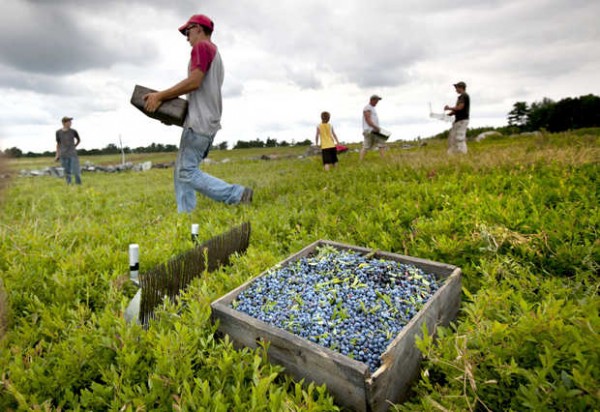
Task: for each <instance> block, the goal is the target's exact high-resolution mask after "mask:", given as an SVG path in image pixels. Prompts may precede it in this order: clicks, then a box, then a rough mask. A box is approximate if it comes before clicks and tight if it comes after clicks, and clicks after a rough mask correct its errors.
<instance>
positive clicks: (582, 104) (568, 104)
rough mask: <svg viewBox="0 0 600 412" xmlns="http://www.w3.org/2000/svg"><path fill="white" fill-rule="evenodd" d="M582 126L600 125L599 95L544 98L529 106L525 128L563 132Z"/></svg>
mask: <svg viewBox="0 0 600 412" xmlns="http://www.w3.org/2000/svg"><path fill="white" fill-rule="evenodd" d="M584 127H600V97H598V96H594V95H593V94H588V95H585V96H580V97H576V98H571V97H567V98H565V99H562V100H560V101H558V102H554V101H552V100H550V99H548V98H544V99H543V100H542V101H541V102H536V103H532V104H531V107H530V108H529V115H528V120H527V129H528V130H530V131H534V130H540V129H546V130H548V131H549V132H553V133H556V132H563V131H566V130H574V129H581V128H584Z"/></svg>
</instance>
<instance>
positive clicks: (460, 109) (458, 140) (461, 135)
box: [444, 82, 471, 154]
mask: <svg viewBox="0 0 600 412" xmlns="http://www.w3.org/2000/svg"><path fill="white" fill-rule="evenodd" d="M454 89H455V90H456V93H458V99H457V100H456V105H455V106H453V107H451V106H448V105H446V106H444V110H450V113H449V114H450V115H451V116H454V123H453V124H452V129H450V135H449V136H448V154H453V153H467V126H468V125H469V109H470V106H471V101H470V99H469V95H468V94H467V85H466V84H465V82H458V83H456V84H454Z"/></svg>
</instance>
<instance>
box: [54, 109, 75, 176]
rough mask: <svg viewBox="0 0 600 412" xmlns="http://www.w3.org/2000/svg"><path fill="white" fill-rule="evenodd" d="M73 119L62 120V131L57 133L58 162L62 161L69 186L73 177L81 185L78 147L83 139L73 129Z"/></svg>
mask: <svg viewBox="0 0 600 412" xmlns="http://www.w3.org/2000/svg"><path fill="white" fill-rule="evenodd" d="M71 120H73V118H72V117H66V116H65V117H63V118H62V124H63V127H62V129H58V130H57V131H56V160H58V159H60V161H61V164H62V167H63V169H64V170H65V177H66V179H67V184H71V175H74V176H75V183H76V184H78V185H80V184H81V172H80V170H79V157H77V149H76V148H77V146H78V145H79V142H81V139H80V138H79V133H77V130H75V129H71Z"/></svg>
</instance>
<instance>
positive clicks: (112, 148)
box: [102, 143, 120, 154]
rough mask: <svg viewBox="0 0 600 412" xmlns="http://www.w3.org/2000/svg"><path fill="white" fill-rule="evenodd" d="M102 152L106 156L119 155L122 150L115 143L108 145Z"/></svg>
mask: <svg viewBox="0 0 600 412" xmlns="http://www.w3.org/2000/svg"><path fill="white" fill-rule="evenodd" d="M102 151H103V152H104V153H105V154H117V153H119V152H120V150H119V148H118V147H117V145H115V144H113V143H109V144H108V145H106V147H105V148H104V149H102Z"/></svg>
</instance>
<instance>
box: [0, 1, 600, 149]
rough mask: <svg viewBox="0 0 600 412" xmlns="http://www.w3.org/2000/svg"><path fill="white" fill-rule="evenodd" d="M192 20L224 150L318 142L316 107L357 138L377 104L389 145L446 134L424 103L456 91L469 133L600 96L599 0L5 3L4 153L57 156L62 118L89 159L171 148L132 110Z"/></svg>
mask: <svg viewBox="0 0 600 412" xmlns="http://www.w3.org/2000/svg"><path fill="white" fill-rule="evenodd" d="M195 13H204V14H207V15H209V16H210V17H212V18H213V20H214V21H215V32H214V35H213V41H214V42H215V43H216V44H217V45H218V47H219V49H220V52H221V55H222V57H223V60H224V63H225V84H224V102H223V104H224V113H223V119H222V126H223V129H222V130H221V131H220V132H219V133H218V135H217V137H216V139H215V143H217V144H218V143H221V142H223V141H227V142H228V144H229V147H232V146H233V145H234V144H235V142H236V141H238V140H245V141H248V140H254V139H257V138H258V139H261V140H266V139H267V138H273V139H277V140H278V141H283V140H285V141H287V142H292V141H300V140H304V139H307V138H308V139H313V138H314V131H315V126H316V124H317V123H318V122H319V120H320V117H319V114H320V112H321V111H323V110H328V111H330V112H331V113H332V119H331V123H332V124H333V125H334V128H335V130H336V131H337V134H338V136H339V137H340V140H342V141H344V142H359V141H361V140H362V136H361V120H360V119H361V112H362V108H363V107H364V105H365V104H366V103H367V101H368V97H369V96H370V95H371V94H373V93H378V94H380V95H382V96H383V100H382V101H381V102H380V103H379V105H378V107H377V109H378V113H379V118H380V122H381V124H382V126H383V127H385V128H386V129H389V130H390V131H391V132H392V140H395V139H403V140H412V139H414V138H416V137H418V136H421V137H429V136H431V135H434V134H436V133H439V132H441V131H443V130H445V129H446V128H448V127H449V124H448V123H445V122H442V121H439V120H434V119H431V118H430V117H429V104H430V103H431V105H432V106H433V111H434V112H441V111H442V108H443V106H444V105H445V104H454V102H455V100H456V93H455V91H454V88H453V87H452V84H453V83H455V82H457V81H459V80H463V81H465V82H466V83H467V85H468V90H467V91H468V92H469V94H470V95H471V102H472V103H471V104H472V109H471V126H472V127H482V126H502V125H505V124H506V115H507V113H508V112H509V111H510V110H511V109H512V106H513V104H514V103H515V102H517V101H526V102H528V103H531V102H534V101H540V100H541V99H542V98H544V97H548V98H551V99H553V100H560V99H562V98H565V97H577V96H580V95H584V94H589V93H593V94H596V95H600V29H599V27H600V25H599V24H598V16H600V1H597V0H527V1H523V0H463V1H452V2H451V1H448V0H371V1H365V0H343V1H340V0H280V1H264V0H263V1H259V0H206V1H188V0H174V1H171V2H165V1H163V0H144V1H138V0H129V1H117V0H104V1H91V0H90V1H87V0H2V13H1V15H0V93H1V96H2V98H1V99H0V149H6V148H9V147H18V148H20V149H21V150H23V151H24V152H27V151H33V152H41V151H46V150H54V148H55V142H54V132H55V130H56V129H58V128H59V127H60V126H61V124H60V118H61V117H62V116H64V115H69V116H72V117H74V118H75V120H74V121H73V127H74V128H75V129H77V130H78V131H79V133H80V135H81V137H82V143H81V147H83V148H86V149H93V148H103V147H105V146H106V145H108V144H110V143H113V144H116V145H119V138H120V139H121V140H122V142H123V144H124V145H125V146H129V147H132V148H134V147H138V146H147V145H149V144H150V143H153V142H154V143H163V144H178V143H179V136H180V132H181V129H180V128H178V127H176V126H165V125H163V124H161V123H160V122H158V121H156V120H152V119H150V118H148V117H146V116H144V115H143V114H142V113H141V112H140V111H138V110H137V109H136V108H135V107H133V106H132V105H131V104H130V102H129V100H130V97H131V93H132V91H133V88H134V86H135V85H136V84H140V85H144V86H146V87H150V88H155V89H165V88H167V87H170V86H172V85H173V84H175V83H177V82H178V81H180V80H181V79H183V78H184V77H185V76H186V75H187V73H186V71H187V62H188V59H189V52H190V46H189V44H188V43H187V41H186V40H185V38H184V37H183V36H182V35H181V34H180V33H179V32H178V31H177V28H178V27H179V26H180V25H182V24H183V23H184V22H185V21H187V19H188V18H189V17H190V16H191V15H192V14H195Z"/></svg>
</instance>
